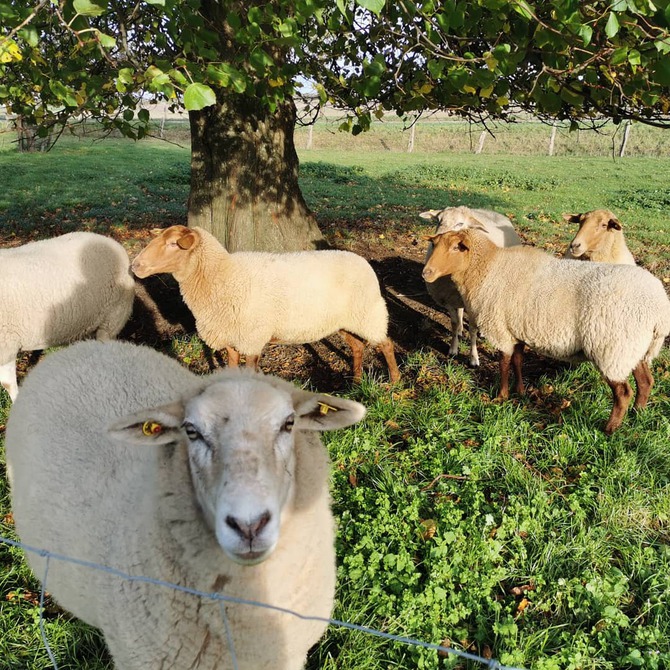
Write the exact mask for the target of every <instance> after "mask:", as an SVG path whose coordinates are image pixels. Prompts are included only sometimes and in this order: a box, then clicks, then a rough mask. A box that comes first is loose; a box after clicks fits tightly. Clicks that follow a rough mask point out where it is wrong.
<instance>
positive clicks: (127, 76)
mask: <svg viewBox="0 0 670 670" xmlns="http://www.w3.org/2000/svg"><path fill="white" fill-rule="evenodd" d="M118 79H119V81H120V82H123V83H124V84H132V83H133V71H132V69H131V68H129V67H122V68H121V69H120V70H119V74H118Z"/></svg>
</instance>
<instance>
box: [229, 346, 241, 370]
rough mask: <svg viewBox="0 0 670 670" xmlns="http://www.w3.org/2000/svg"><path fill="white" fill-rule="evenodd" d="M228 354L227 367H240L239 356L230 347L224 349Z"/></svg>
mask: <svg viewBox="0 0 670 670" xmlns="http://www.w3.org/2000/svg"><path fill="white" fill-rule="evenodd" d="M226 351H227V352H228V366H229V367H231V368H236V367H239V365H240V354H239V352H238V351H237V350H236V349H233V348H232V347H226Z"/></svg>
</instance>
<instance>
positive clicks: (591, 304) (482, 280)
mask: <svg viewBox="0 0 670 670" xmlns="http://www.w3.org/2000/svg"><path fill="white" fill-rule="evenodd" d="M432 242H433V245H434V251H433V254H432V256H431V257H430V259H429V260H428V262H427V263H426V266H425V268H424V271H423V277H424V279H425V280H426V281H427V282H434V281H436V280H437V279H439V278H440V277H445V276H449V277H451V278H452V279H453V281H454V284H455V285H456V287H457V288H458V291H459V293H460V294H461V295H462V296H463V301H464V303H465V307H466V309H467V310H468V313H469V314H472V315H473V316H474V317H475V319H476V321H477V324H478V325H479V328H480V330H481V332H482V333H483V334H484V336H485V337H486V338H487V339H488V340H489V341H490V342H491V343H492V344H493V345H494V346H495V347H496V348H497V349H498V350H499V351H500V352H501V358H500V394H499V397H500V398H502V399H505V398H507V397H508V395H509V370H510V365H511V366H512V367H513V368H514V373H515V377H516V391H517V392H518V393H523V392H524V384H523V379H522V376H521V366H522V361H523V350H524V346H525V345H526V344H527V345H528V346H529V347H532V348H533V349H534V350H535V351H537V352H539V353H541V354H544V355H545V356H549V357H551V358H556V359H559V360H564V361H579V360H588V361H591V362H592V363H593V364H594V365H595V366H596V368H597V369H598V370H599V371H600V372H601V374H602V375H603V377H604V378H605V381H606V382H607V383H608V385H609V386H610V388H611V390H612V395H613V398H614V404H613V407H612V412H611V414H610V417H609V420H608V421H607V425H606V426H605V432H606V433H608V434H611V433H612V432H613V431H614V430H616V429H617V428H618V427H619V425H620V424H621V422H622V420H623V417H624V415H625V413H626V410H627V408H628V405H629V404H630V400H631V397H632V390H631V387H630V384H629V383H628V377H629V375H630V374H631V373H632V374H633V377H634V378H635V382H636V385H637V394H636V397H635V407H636V408H642V407H644V406H645V405H646V403H647V400H648V399H649V395H650V392H651V387H652V384H653V381H654V380H653V377H652V374H651V370H650V367H649V366H650V363H651V361H652V360H653V359H654V357H655V356H657V355H658V353H659V351H660V349H661V347H662V345H663V340H664V338H665V337H666V336H667V335H668V333H670V300H668V296H667V294H666V292H665V289H664V287H663V284H662V283H661V282H660V281H659V280H658V279H656V277H654V276H653V275H652V274H651V273H649V272H647V271H646V270H644V269H643V268H641V267H637V266H631V265H615V264H611V263H579V262H577V261H568V260H563V259H560V258H555V257H554V256H552V255H550V254H548V253H545V252H544V251H541V250H540V249H535V248H532V247H521V246H517V247H509V248H506V249H501V248H499V247H497V246H496V245H495V244H494V243H493V242H491V240H490V239H489V238H488V237H487V236H486V234H485V233H483V232H482V231H480V230H461V231H455V232H449V233H445V234H443V235H435V236H433V238H432Z"/></svg>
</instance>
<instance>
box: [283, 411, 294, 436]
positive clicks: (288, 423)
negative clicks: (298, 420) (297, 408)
mask: <svg viewBox="0 0 670 670" xmlns="http://www.w3.org/2000/svg"><path fill="white" fill-rule="evenodd" d="M294 425H295V415H294V414H291V416H289V417H288V419H286V421H284V425H283V426H282V430H284V431H286V432H287V433H290V432H291V431H292V430H293V426H294Z"/></svg>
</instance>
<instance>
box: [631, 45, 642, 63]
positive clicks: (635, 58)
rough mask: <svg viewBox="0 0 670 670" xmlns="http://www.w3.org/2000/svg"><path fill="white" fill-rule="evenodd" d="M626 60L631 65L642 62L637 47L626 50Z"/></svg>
mask: <svg viewBox="0 0 670 670" xmlns="http://www.w3.org/2000/svg"><path fill="white" fill-rule="evenodd" d="M628 62H629V63H630V64H631V65H640V63H641V62H642V57H641V55H640V52H639V51H638V50H637V49H631V50H630V51H629V52H628Z"/></svg>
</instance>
